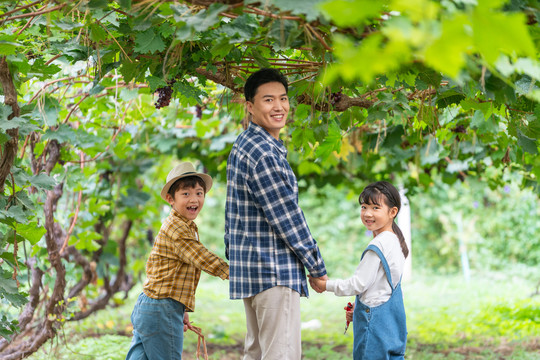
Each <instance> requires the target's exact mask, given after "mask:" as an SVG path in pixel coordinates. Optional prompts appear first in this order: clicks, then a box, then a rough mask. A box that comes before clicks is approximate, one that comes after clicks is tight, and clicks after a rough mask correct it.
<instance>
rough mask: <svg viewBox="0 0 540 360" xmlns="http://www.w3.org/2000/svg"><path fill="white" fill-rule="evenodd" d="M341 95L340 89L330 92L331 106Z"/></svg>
mask: <svg viewBox="0 0 540 360" xmlns="http://www.w3.org/2000/svg"><path fill="white" fill-rule="evenodd" d="M341 95H343V94H342V93H341V91H338V92H335V93H331V94H330V104H332V106H334V105H336V104H337V103H338V102H339V101H340V100H341Z"/></svg>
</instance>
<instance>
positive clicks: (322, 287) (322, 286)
mask: <svg viewBox="0 0 540 360" xmlns="http://www.w3.org/2000/svg"><path fill="white" fill-rule="evenodd" d="M308 278H309V285H311V287H312V288H313V290H315V291H316V292H318V293H319V294H320V293H322V292H324V291H326V281H327V280H328V275H324V276H321V277H318V278H315V277H312V276H311V275H308Z"/></svg>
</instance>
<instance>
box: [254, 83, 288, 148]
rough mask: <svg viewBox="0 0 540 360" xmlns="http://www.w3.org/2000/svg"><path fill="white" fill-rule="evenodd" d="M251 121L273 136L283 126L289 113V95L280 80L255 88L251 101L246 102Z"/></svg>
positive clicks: (277, 134)
mask: <svg viewBox="0 0 540 360" xmlns="http://www.w3.org/2000/svg"><path fill="white" fill-rule="evenodd" d="M246 106H247V110H248V112H249V113H251V115H252V121H253V122H254V123H255V124H257V125H259V126H261V127H263V128H264V129H265V130H266V131H268V132H269V133H270V135H272V136H273V137H274V138H276V139H279V131H280V130H281V129H282V128H283V127H284V126H285V123H286V122H287V116H288V115H289V97H288V96H287V91H285V86H283V84H282V83H280V82H269V83H266V84H263V85H261V86H259V87H258V88H257V92H256V93H255V96H254V97H253V101H247V102H246Z"/></svg>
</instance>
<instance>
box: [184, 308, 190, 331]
mask: <svg viewBox="0 0 540 360" xmlns="http://www.w3.org/2000/svg"><path fill="white" fill-rule="evenodd" d="M188 325H189V315H188V313H187V312H184V332H186V331H188Z"/></svg>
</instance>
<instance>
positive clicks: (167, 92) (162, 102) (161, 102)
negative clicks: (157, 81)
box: [154, 86, 173, 109]
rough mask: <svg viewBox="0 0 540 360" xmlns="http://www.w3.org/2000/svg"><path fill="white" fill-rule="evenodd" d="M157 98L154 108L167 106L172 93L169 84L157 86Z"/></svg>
mask: <svg viewBox="0 0 540 360" xmlns="http://www.w3.org/2000/svg"><path fill="white" fill-rule="evenodd" d="M156 91H157V93H158V98H157V101H156V103H155V104H154V106H155V107H156V109H161V108H162V107H164V106H169V104H170V102H171V95H172V93H173V89H172V87H170V86H165V87H161V88H158V89H157V90H156Z"/></svg>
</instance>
